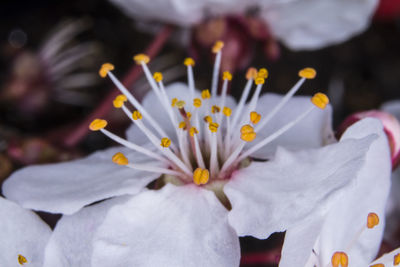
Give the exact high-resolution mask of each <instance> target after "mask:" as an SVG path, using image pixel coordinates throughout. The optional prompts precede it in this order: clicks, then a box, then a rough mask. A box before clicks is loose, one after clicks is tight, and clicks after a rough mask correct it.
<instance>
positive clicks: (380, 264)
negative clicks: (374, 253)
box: [369, 263, 385, 267]
mask: <svg viewBox="0 0 400 267" xmlns="http://www.w3.org/2000/svg"><path fill="white" fill-rule="evenodd" d="M369 267H385V264H382V263H377V264H374V265H371V266H369Z"/></svg>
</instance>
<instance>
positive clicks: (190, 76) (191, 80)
mask: <svg viewBox="0 0 400 267" xmlns="http://www.w3.org/2000/svg"><path fill="white" fill-rule="evenodd" d="M187 75H188V83H189V90H190V98H191V99H193V98H194V78H193V67H192V66H191V65H188V66H187Z"/></svg>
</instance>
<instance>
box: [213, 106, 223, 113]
mask: <svg viewBox="0 0 400 267" xmlns="http://www.w3.org/2000/svg"><path fill="white" fill-rule="evenodd" d="M220 111H221V108H220V107H219V106H217V105H213V106H212V107H211V113H212V114H215V113H219V112H220Z"/></svg>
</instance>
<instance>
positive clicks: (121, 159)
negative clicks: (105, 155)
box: [112, 152, 129, 165]
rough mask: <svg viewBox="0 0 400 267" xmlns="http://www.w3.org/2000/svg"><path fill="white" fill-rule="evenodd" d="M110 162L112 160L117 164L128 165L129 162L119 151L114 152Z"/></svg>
mask: <svg viewBox="0 0 400 267" xmlns="http://www.w3.org/2000/svg"><path fill="white" fill-rule="evenodd" d="M112 162H114V163H115V164H118V165H128V163H129V161H128V159H127V158H126V157H125V155H124V154H122V153H121V152H118V153H116V154H115V155H114V156H113V157H112Z"/></svg>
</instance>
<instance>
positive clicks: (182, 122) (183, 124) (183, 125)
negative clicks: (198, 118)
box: [179, 121, 186, 130]
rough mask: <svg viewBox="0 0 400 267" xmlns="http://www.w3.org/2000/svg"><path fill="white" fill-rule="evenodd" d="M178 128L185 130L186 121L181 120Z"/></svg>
mask: <svg viewBox="0 0 400 267" xmlns="http://www.w3.org/2000/svg"><path fill="white" fill-rule="evenodd" d="M179 129H183V130H185V129H186V122H184V121H181V122H180V123H179Z"/></svg>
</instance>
